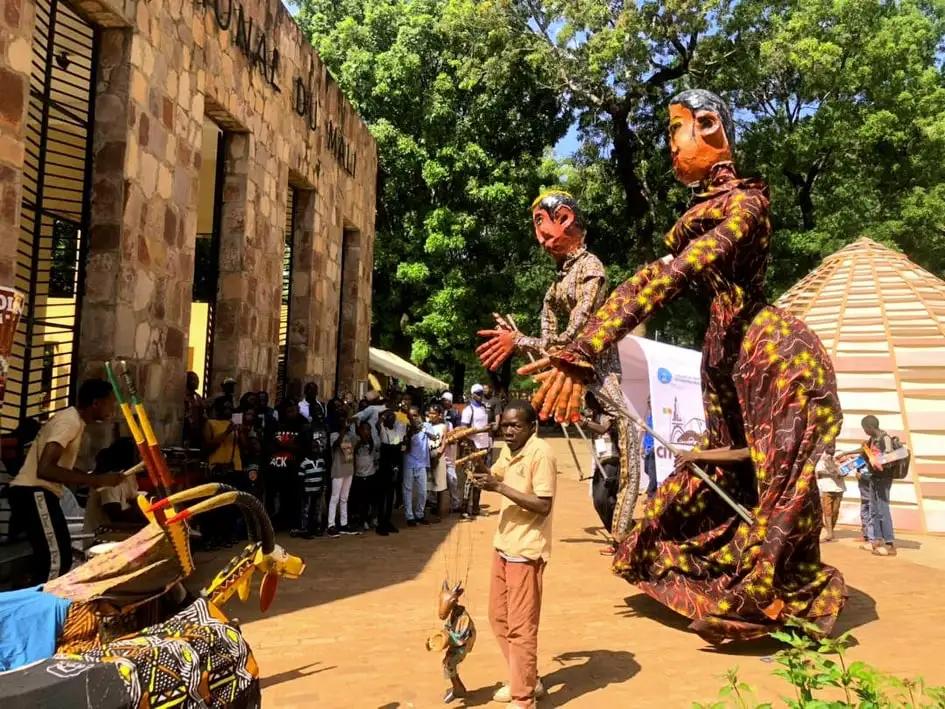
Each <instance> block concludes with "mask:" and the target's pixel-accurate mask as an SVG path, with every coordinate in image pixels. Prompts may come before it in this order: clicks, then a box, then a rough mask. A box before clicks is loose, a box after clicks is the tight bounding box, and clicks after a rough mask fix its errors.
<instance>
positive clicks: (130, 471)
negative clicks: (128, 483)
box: [122, 460, 145, 478]
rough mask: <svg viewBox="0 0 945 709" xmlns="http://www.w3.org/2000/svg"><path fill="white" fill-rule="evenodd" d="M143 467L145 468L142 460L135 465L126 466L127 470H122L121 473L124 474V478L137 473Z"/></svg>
mask: <svg viewBox="0 0 945 709" xmlns="http://www.w3.org/2000/svg"><path fill="white" fill-rule="evenodd" d="M144 469H145V464H144V461H143V460H142V461H141V462H140V463H138V464H137V465H135V466H133V467H131V468H128V470H125V471H123V472H122V475H124V476H125V477H126V478H130V477H134V476H135V475H137V474H138V473H140V472H141V471H142V470H144Z"/></svg>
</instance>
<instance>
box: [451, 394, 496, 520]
mask: <svg viewBox="0 0 945 709" xmlns="http://www.w3.org/2000/svg"><path fill="white" fill-rule="evenodd" d="M484 391H485V388H484V387H483V386H482V384H473V386H472V389H470V390H469V393H470V394H471V397H470V400H469V404H468V405H467V406H466V408H465V409H463V413H462V416H461V417H460V426H461V427H462V428H488V427H490V426H492V425H493V424H494V423H495V422H494V421H491V420H490V417H489V409H488V408H487V407H486V405H485V404H484V403H483V401H482V397H483V392H484ZM469 439H470V440H471V441H472V444H473V445H474V446H475V447H476V450H477V451H481V450H487V451H489V452H488V453H487V454H486V459H485V461H484V462H485V464H486V465H492V434H491V433H490V432H486V433H476V434H474V435H472V436H470V437H469ZM481 493H482V490H480V489H479V488H477V487H474V488H473V489H472V491H471V494H472V498H471V499H470V500H466V501H464V502H465V503H466V504H465V505H464V507H465V508H466V509H465V511H464V515H466V514H468V515H477V514H479V496H480V494H481Z"/></svg>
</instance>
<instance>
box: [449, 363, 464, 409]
mask: <svg viewBox="0 0 945 709" xmlns="http://www.w3.org/2000/svg"><path fill="white" fill-rule="evenodd" d="M465 381H466V365H465V364H463V363H462V362H460V361H459V360H456V361H455V362H454V363H453V388H452V392H453V400H454V401H456V402H457V403H458V402H459V399H460V398H462V396H463V391H464V390H465V389H466V384H465Z"/></svg>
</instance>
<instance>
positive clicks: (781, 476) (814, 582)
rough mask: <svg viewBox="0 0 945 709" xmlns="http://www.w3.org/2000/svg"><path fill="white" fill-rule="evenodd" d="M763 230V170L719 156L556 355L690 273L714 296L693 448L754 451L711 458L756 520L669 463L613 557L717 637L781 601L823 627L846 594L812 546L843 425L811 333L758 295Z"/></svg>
mask: <svg viewBox="0 0 945 709" xmlns="http://www.w3.org/2000/svg"><path fill="white" fill-rule="evenodd" d="M770 234H771V224H770V221H769V219H768V195H767V190H766V188H765V186H764V184H763V183H761V182H760V181H755V180H742V179H739V178H738V177H737V176H736V174H735V172H734V170H733V168H732V166H731V165H730V164H723V165H717V166H716V167H715V168H714V169H713V172H712V174H711V176H710V179H709V181H708V183H707V187H706V189H705V190H704V192H703V193H701V194H699V195H698V196H697V198H696V202H695V204H694V205H693V206H692V207H691V208H690V209H689V211H688V212H686V214H684V215H683V217H682V218H681V219H680V220H679V221H678V222H677V223H676V225H675V226H674V227H673V229H672V231H670V233H669V234H668V235H667V237H666V242H667V244H668V245H669V247H670V249H671V250H672V255H671V256H667V257H666V258H664V259H662V260H660V261H657V262H655V263H652V264H650V265H648V266H646V267H644V268H643V269H641V270H640V272H639V273H637V274H636V275H635V276H634V277H633V278H632V279H630V280H629V281H627V282H626V283H624V284H623V285H622V286H620V287H619V288H617V289H616V290H615V291H614V292H613V294H612V295H611V296H610V298H609V299H608V301H607V303H605V304H604V306H603V307H602V308H601V309H600V310H599V311H598V312H597V313H596V314H595V315H594V316H593V317H592V318H591V319H590V321H589V322H588V324H587V326H586V328H585V329H584V331H583V332H582V333H581V335H580V337H579V338H578V339H577V341H576V342H575V343H574V345H573V346H571V347H569V348H567V349H566V351H565V352H563V353H561V355H560V356H559V358H558V359H559V361H563V362H574V363H582V362H587V361H588V360H590V359H591V358H592V357H593V356H594V354H595V353H597V352H600V351H603V350H604V349H606V348H607V347H609V346H610V345H611V344H612V343H613V342H615V341H617V340H619V338H621V337H623V335H625V334H626V333H627V332H629V331H630V330H631V329H632V328H633V327H635V326H636V325H637V324H639V323H640V322H641V321H643V320H645V319H646V318H647V317H648V316H649V315H650V314H651V313H652V312H654V311H655V310H656V309H657V308H659V307H660V306H662V305H663V304H665V303H666V302H668V301H670V300H672V299H673V298H675V297H676V296H677V295H678V294H679V293H681V292H682V291H683V289H684V288H686V287H689V286H694V287H698V288H701V289H702V290H703V291H704V292H705V294H706V295H707V296H709V297H710V298H711V304H710V307H709V312H710V321H709V327H708V330H707V332H706V335H705V346H704V349H703V360H702V387H703V400H704V405H705V414H706V437H705V439H704V441H703V444H702V447H703V448H720V447H725V446H731V447H733V448H742V447H747V448H749V451H750V456H751V462H750V463H747V464H743V465H730V466H727V467H725V468H722V467H717V466H707V472H708V473H709V474H710V475H712V476H713V478H714V479H715V480H716V481H717V482H718V483H719V484H720V485H721V486H722V487H723V488H724V489H726V490H727V491H728V492H729V493H730V494H732V496H733V497H734V498H735V499H736V500H738V501H739V502H741V503H742V504H743V505H745V506H746V507H749V508H750V509H752V514H753V515H754V517H755V523H754V524H752V525H749V524H747V523H745V522H743V521H742V520H741V518H739V517H738V516H737V515H735V513H734V512H733V511H732V509H731V508H730V507H728V506H727V505H726V504H725V503H724V502H722V500H721V499H720V498H719V497H718V496H717V495H716V494H715V493H714V492H712V491H711V490H710V489H708V487H707V486H706V485H705V484H704V483H703V482H702V481H701V480H700V479H699V478H697V477H696V476H695V475H693V474H692V473H691V472H690V471H689V469H688V468H687V467H685V466H679V467H677V469H676V471H675V473H674V474H673V476H672V477H670V478H669V479H668V480H667V481H666V482H665V483H664V484H663V485H662V486H661V487H660V488H659V489H658V491H657V494H656V496H655V497H654V498H653V499H652V500H650V501H649V502H648V503H647V506H646V516H645V519H644V520H642V521H641V522H640V523H639V524H638V525H637V527H636V528H635V529H634V531H633V533H632V534H631V535H630V536H629V537H628V538H627V539H626V541H625V542H624V543H623V544H621V545H620V548H619V550H618V552H617V555H616V556H615V559H614V572H615V573H617V574H619V575H621V576H623V577H624V578H626V579H627V580H628V581H629V582H631V583H635V584H637V585H638V586H639V587H640V588H641V589H642V590H643V591H645V592H646V593H648V594H649V595H650V596H652V597H653V598H655V599H656V600H658V601H660V602H661V603H663V604H664V605H666V606H668V607H670V608H672V609H673V610H675V611H677V612H678V613H681V614H683V615H685V616H687V617H689V618H692V619H693V623H692V624H691V626H690V627H691V628H692V629H693V630H695V631H696V632H698V633H699V634H700V635H702V636H703V637H704V638H706V639H708V640H710V641H713V642H718V641H721V640H725V639H748V638H754V637H759V636H762V635H764V634H766V633H768V632H770V631H771V630H773V629H775V628H776V627H778V626H779V625H781V624H782V623H783V622H784V620H786V619H787V618H788V617H790V616H795V617H800V618H804V619H806V620H808V621H810V622H813V623H814V624H816V625H817V626H818V627H819V628H820V630H821V631H822V632H823V633H828V632H830V630H831V629H832V627H833V625H834V622H835V621H836V618H837V615H838V614H839V612H840V609H841V608H842V606H843V602H844V598H845V595H846V593H845V586H844V582H843V577H842V576H841V574H840V573H839V572H838V571H837V570H836V569H834V568H832V567H829V566H826V565H824V564H822V563H821V561H820V547H819V533H820V528H821V508H820V499H819V496H818V494H817V483H816V473H815V471H814V468H815V464H816V461H817V460H818V459H819V458H820V456H821V454H822V453H824V452H825V451H826V452H830V453H832V452H833V450H834V446H835V439H836V436H837V434H838V432H839V430H840V425H841V420H842V414H841V411H840V404H839V400H838V398H837V392H836V382H835V378H834V373H833V368H832V366H831V364H830V360H829V358H828V356H827V353H826V351H825V350H824V348H823V346H822V344H821V343H820V340H819V339H818V338H817V336H816V335H814V334H813V333H812V332H811V331H810V330H809V329H808V328H807V327H806V326H805V325H804V324H803V323H801V322H800V321H799V320H797V319H795V318H794V317H792V316H790V315H787V314H785V313H783V312H782V311H780V310H778V309H777V308H774V307H771V306H768V305H767V304H766V302H765V300H764V297H763V294H762V292H763V285H764V274H765V270H766V268H767V263H768V248H769V239H770Z"/></svg>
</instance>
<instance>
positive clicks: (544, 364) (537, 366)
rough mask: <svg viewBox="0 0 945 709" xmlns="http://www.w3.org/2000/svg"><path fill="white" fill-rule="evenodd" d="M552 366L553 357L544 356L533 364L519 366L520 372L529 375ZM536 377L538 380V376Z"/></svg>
mask: <svg viewBox="0 0 945 709" xmlns="http://www.w3.org/2000/svg"><path fill="white" fill-rule="evenodd" d="M550 367H551V358H550V357H542V358H541V359H539V360H536V361H534V362H532V363H531V364H526V365H525V366H523V367H519V368H518V373H519V374H521V375H523V376H526V377H527V376H530V375H534V374H536V373H539V372H542V371H544V370H546V369H548V368H550ZM535 379H536V380H537V379H538V377H535Z"/></svg>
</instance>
